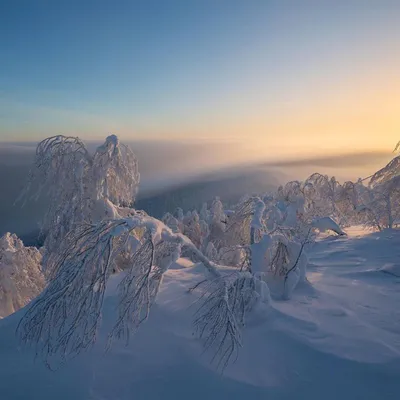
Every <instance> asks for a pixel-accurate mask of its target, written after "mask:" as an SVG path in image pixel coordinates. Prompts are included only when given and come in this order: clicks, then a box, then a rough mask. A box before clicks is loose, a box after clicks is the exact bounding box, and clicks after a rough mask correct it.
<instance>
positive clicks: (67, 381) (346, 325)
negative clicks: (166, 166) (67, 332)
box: [0, 228, 400, 400]
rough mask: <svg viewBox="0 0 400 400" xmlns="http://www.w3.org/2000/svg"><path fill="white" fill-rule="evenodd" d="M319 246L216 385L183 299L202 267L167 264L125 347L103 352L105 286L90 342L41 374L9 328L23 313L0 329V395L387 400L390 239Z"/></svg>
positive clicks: (111, 295) (399, 310)
mask: <svg viewBox="0 0 400 400" xmlns="http://www.w3.org/2000/svg"><path fill="white" fill-rule="evenodd" d="M349 232H351V233H352V234H349V235H348V236H347V237H346V236H339V237H336V238H332V237H327V238H324V239H321V240H319V241H317V242H316V244H315V245H314V247H313V249H312V251H311V252H310V253H309V266H308V272H307V281H305V282H302V283H300V284H299V285H298V286H297V287H296V289H295V290H294V292H293V294H292V298H291V299H290V300H289V301H278V300H276V299H275V300H271V303H270V307H269V308H268V307H267V306H266V305H265V304H262V303H261V304H259V305H258V306H257V308H256V309H255V310H253V312H252V313H251V314H250V315H249V318H248V320H247V324H246V327H245V329H244V331H243V348H242V349H241V350H240V353H239V358H238V360H237V361H236V363H234V364H233V365H230V366H228V368H227V369H226V370H225V371H224V373H223V374H222V375H221V373H220V372H217V371H216V370H215V368H214V367H213V365H212V364H210V358H211V356H212V354H209V353H205V354H202V347H201V343H199V341H198V340H197V339H196V338H195V337H194V336H193V334H192V332H193V328H192V320H193V312H194V310H195V309H196V303H195V300H196V299H197V298H198V296H199V294H200V292H198V291H197V290H196V291H194V292H193V293H189V292H188V289H189V288H190V287H193V286H194V285H195V284H196V283H198V282H199V281H201V280H203V279H204V272H203V270H204V269H203V267H202V266H201V265H199V264H193V263H191V262H190V261H188V260H186V259H178V260H177V261H176V262H175V263H174V265H173V266H172V267H171V268H170V269H169V271H168V272H167V273H166V274H165V279H164V282H163V285H162V287H161V291H160V294H159V298H158V300H157V302H156V304H155V306H154V309H153V310H152V312H151V314H150V318H149V320H148V321H147V322H146V323H145V324H143V325H142V327H141V328H140V329H139V331H138V332H137V333H136V337H135V340H131V342H130V344H129V346H127V347H125V346H124V345H123V344H122V343H114V344H113V347H112V348H111V350H109V352H107V353H105V352H104V347H105V342H106V339H107V332H109V330H110V328H111V326H112V323H113V322H114V320H115V307H116V302H117V299H116V296H115V293H116V287H117V285H118V282H119V281H120V280H121V279H122V277H123V274H120V275H116V276H113V277H112V278H111V281H110V282H109V285H108V289H107V294H106V299H105V305H104V316H103V325H102V329H101V332H100V336H99V340H98V343H97V344H96V345H95V347H94V348H93V349H91V350H90V351H89V352H86V353H83V354H81V355H80V356H79V357H78V358H76V359H74V360H72V361H71V362H69V363H68V364H66V365H64V366H62V368H61V369H60V370H58V371H57V372H53V371H49V370H47V369H46V368H45V366H44V365H42V363H41V362H40V361H39V360H38V361H37V362H36V363H34V362H33V354H32V352H30V351H29V350H27V349H25V348H24V349H18V344H17V343H16V339H15V328H16V324H17V323H18V321H19V318H20V317H21V315H22V313H23V312H24V310H20V311H19V312H17V313H15V314H13V315H11V316H9V317H7V318H5V319H3V320H1V321H0V354H1V361H2V362H1V363H0V376H1V379H0V394H1V395H0V397H1V398H2V399H3V398H4V399H7V400H17V399H27V398H30V399H41V400H50V399H55V398H57V399H77V400H79V399H82V400H83V399H85V400H86V399H95V400H108V399H110V400H127V399H135V400H136V399H146V400H154V399H160V398H163V399H168V400H169V399H174V400H179V399H185V400H186V399H191V400H197V399H199V400H200V399H202V400H203V399H205V398H207V399H210V400H211V399H218V400H219V399H232V400H235V399H243V398H246V399H252V400H253V399H254V400H257V399H263V400H264V399H271V400H277V399H303V398H304V399H307V400H320V399H323V400H330V399H332V400H337V399H341V400H346V399H349V400H350V399H355V398H360V399H371V400H372V399H397V398H398V397H399V393H400V379H399V376H400V290H399V289H400V277H396V276H394V275H393V274H388V273H386V272H387V271H393V270H395V269H397V268H398V265H399V262H398V260H399V259H400V254H399V251H400V250H398V249H400V246H399V244H400V232H399V231H395V230H386V231H383V232H375V233H368V232H365V231H363V232H362V233H361V231H360V234H357V232H358V231H357V228H356V229H353V230H352V229H349V230H347V233H349Z"/></svg>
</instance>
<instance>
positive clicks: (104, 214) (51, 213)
mask: <svg viewBox="0 0 400 400" xmlns="http://www.w3.org/2000/svg"><path fill="white" fill-rule="evenodd" d="M139 177H140V176H139V172H138V165H137V159H136V157H135V155H134V154H133V152H132V150H131V149H130V148H129V147H127V146H125V145H123V144H122V143H120V142H119V140H118V138H117V137H116V136H115V135H111V136H108V137H107V139H106V141H105V142H104V144H103V145H101V146H99V147H98V148H97V149H96V151H95V153H94V154H93V155H92V154H90V153H89V151H88V150H87V148H86V146H85V144H84V143H83V142H82V141H81V140H80V139H79V138H75V137H67V136H62V135H59V136H53V137H50V138H47V139H45V140H43V141H42V142H40V143H39V144H38V146H37V149H36V157H35V162H34V166H33V167H32V169H31V172H30V175H29V179H28V184H27V186H26V189H25V191H24V192H23V194H22V195H23V197H25V198H26V197H27V196H29V195H31V196H33V197H35V198H38V197H39V196H40V195H41V194H42V193H43V192H46V193H47V195H48V196H49V198H50V202H49V208H48V211H47V213H46V216H45V218H44V221H43V223H42V233H43V235H44V236H45V238H46V239H45V247H46V251H47V253H51V252H52V251H53V250H54V249H55V248H57V247H58V246H59V244H60V242H61V241H62V239H63V238H64V237H65V235H67V234H68V232H70V231H71V230H73V229H74V228H75V226H76V225H77V224H79V223H82V222H96V221H100V220H102V219H105V218H110V219H112V218H115V217H116V215H115V206H117V207H129V206H131V205H132V204H133V202H134V199H135V195H136V192H137V187H138V183H139ZM34 189H35V190H36V192H35V193H32V191H33V190H34Z"/></svg>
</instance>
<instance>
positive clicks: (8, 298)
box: [0, 233, 45, 318]
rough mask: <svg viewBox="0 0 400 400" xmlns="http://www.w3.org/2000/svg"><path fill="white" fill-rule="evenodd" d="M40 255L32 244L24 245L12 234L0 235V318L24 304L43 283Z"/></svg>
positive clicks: (42, 286)
mask: <svg viewBox="0 0 400 400" xmlns="http://www.w3.org/2000/svg"><path fill="white" fill-rule="evenodd" d="M41 259H42V255H41V253H40V252H39V250H37V249H36V248H35V247H25V246H24V244H23V243H22V241H21V240H20V239H18V237H17V236H16V235H12V234H10V233H6V234H5V235H3V236H2V237H1V238H0V318H3V317H6V316H7V315H9V314H12V313H14V312H15V311H17V310H19V309H20V308H22V307H24V306H25V305H26V304H28V303H29V302H30V301H31V300H33V299H34V298H35V297H36V296H38V295H39V294H40V293H41V291H42V290H43V288H44V286H45V279H44V276H43V274H42V271H41V267H40V262H41Z"/></svg>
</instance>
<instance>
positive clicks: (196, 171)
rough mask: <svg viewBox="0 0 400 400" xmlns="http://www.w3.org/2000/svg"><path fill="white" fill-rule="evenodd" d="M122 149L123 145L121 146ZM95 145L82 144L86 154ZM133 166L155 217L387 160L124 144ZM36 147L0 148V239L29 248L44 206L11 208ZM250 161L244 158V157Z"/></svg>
mask: <svg viewBox="0 0 400 400" xmlns="http://www.w3.org/2000/svg"><path fill="white" fill-rule="evenodd" d="M125 143H127V142H126V141H125ZM98 144H99V143H96V142H88V147H89V150H90V151H93V150H94V149H95V148H96V147H97V145H98ZM127 144H129V145H130V146H131V147H132V149H133V150H134V152H135V153H136V155H137V157H138V160H139V170H140V173H141V184H140V190H139V198H138V200H137V207H138V208H141V209H144V210H146V211H147V212H149V213H151V214H152V215H154V216H156V217H160V216H161V215H162V214H163V213H164V212H166V211H170V212H171V211H174V210H175V209H176V207H182V208H183V209H190V208H194V207H196V208H198V207H200V206H201V204H202V203H203V202H205V201H209V200H211V199H212V198H213V197H215V196H220V197H221V199H222V200H224V201H226V202H228V203H234V202H236V201H237V200H238V199H239V198H240V197H241V196H242V195H243V194H246V193H249V194H251V193H260V192H265V191H269V190H273V189H274V188H276V187H277V186H278V185H279V184H283V183H285V182H287V181H288V180H293V179H299V180H302V179H304V178H306V177H307V176H309V175H310V174H312V173H313V172H321V173H325V174H328V175H334V176H336V178H337V179H339V180H348V179H352V180H354V179H357V178H358V177H365V176H367V175H368V174H371V173H373V172H374V171H376V170H377V169H378V168H380V167H382V166H383V165H385V163H386V162H387V161H389V160H390V158H391V157H392V156H393V155H392V154H390V153H386V152H380V153H378V152H376V153H357V154H350V155H337V156H329V157H315V158H300V157H299V158H298V159H291V160H280V161H273V162H272V161H265V162H259V161H257V162H251V161H249V160H248V159H247V160H246V154H243V152H241V149H240V146H238V145H237V144H230V143H207V142H191V143H189V142H167V141H165V142H163V141H157V142H155V141H134V142H128V143H127ZM35 147H36V143H0V185H1V186H0V187H1V190H0V235H2V234H3V233H4V232H7V231H11V232H15V233H17V234H18V235H19V236H21V237H22V238H23V239H24V240H25V242H26V243H27V244H30V243H33V242H34V240H35V238H36V236H37V231H38V227H39V225H38V224H39V221H40V219H41V217H42V215H43V214H44V212H45V210H46V205H47V200H46V199H45V198H44V199H42V200H39V201H38V202H33V201H29V202H28V203H27V204H26V205H25V207H21V205H20V204H18V205H14V200H15V199H16V198H17V197H18V194H19V193H20V191H21V190H22V188H23V186H24V183H25V180H26V177H27V175H28V172H29V167H30V165H31V163H32V161H33V159H34V152H35ZM249 157H250V156H249Z"/></svg>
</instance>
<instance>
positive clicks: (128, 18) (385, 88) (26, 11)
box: [0, 0, 400, 160]
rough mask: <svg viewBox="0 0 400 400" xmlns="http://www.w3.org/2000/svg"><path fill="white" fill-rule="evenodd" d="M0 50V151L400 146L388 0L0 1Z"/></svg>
mask: <svg viewBox="0 0 400 400" xmlns="http://www.w3.org/2000/svg"><path fill="white" fill-rule="evenodd" d="M0 49H1V53H0V54H1V62H0V141H13V142H15V141H31V140H32V141H35V140H38V139H42V138H44V137H46V136H50V135H54V134H65V135H74V136H80V137H82V138H84V139H98V138H104V137H105V136H106V135H107V134H109V133H110V132H112V133H114V134H117V135H118V136H120V137H121V138H122V139H126V140H128V139H129V140H149V141H154V143H157V142H158V141H171V142H172V141H180V142H182V141H189V142H190V141H193V142H206V143H208V142H209V143H213V142H218V143H219V145H221V143H222V144H223V143H235V144H236V148H239V149H240V150H239V151H237V152H236V153H235V157H239V158H243V159H244V158H248V159H253V158H254V159H256V158H257V159H272V160H274V159H281V158H290V157H298V156H299V155H301V156H302V157H309V156H318V157H320V156H325V155H331V154H348V153H354V152H358V151H359V152H371V151H372V152H373V151H377V152H382V151H390V150H392V149H393V148H394V146H395V144H396V143H397V141H398V140H399V139H400V134H399V133H400V77H399V71H400V1H398V0H393V1H388V0H314V1H311V0H301V1H300V0H242V1H237V0H229V1H228V0H158V1H155V0H143V1H135V0H130V1H119V0H114V1H105V0H95V1H90V0H80V1H76V0H69V1H63V0H48V1H44V0H34V1H33V0H13V1H0ZM225 156H226V155H225Z"/></svg>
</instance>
